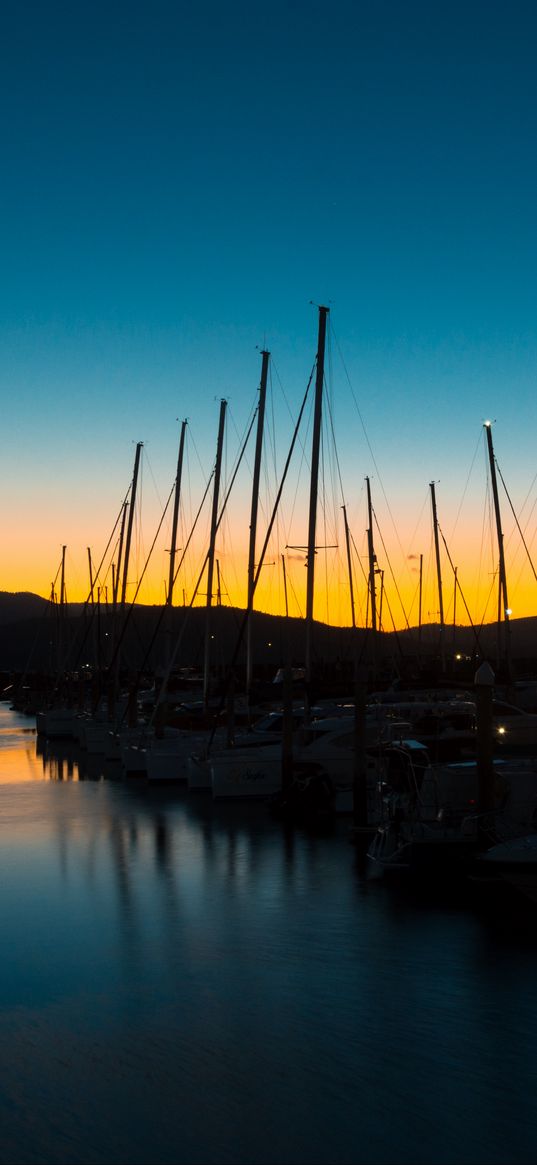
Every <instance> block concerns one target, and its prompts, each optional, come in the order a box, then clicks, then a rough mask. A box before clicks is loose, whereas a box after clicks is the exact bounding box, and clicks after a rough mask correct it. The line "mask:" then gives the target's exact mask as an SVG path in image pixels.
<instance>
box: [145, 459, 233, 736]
mask: <svg viewBox="0 0 537 1165" xmlns="http://www.w3.org/2000/svg"><path fill="white" fill-rule="evenodd" d="M213 477H214V469H213V470H212V472H211V476H210V477H209V480H208V482H207V485H206V487H205V491H204V494H203V497H202V499H201V502H200V505H199V507H198V512H197V514H196V517H195V519H194V523H193V526H192V528H191V531H190V534H189V536H188V538H187V541H186V545H185V547H184V550H183V553H182V555H181V559H180V562H179V565H178V567H177V570H176V571H175V574H174V576H173V582H174V585H175V582H176V579H177V576H178V574H179V571H180V569H181V566H182V563H183V561H184V558H185V555H186V553H187V550H188V547H189V545H190V542H191V540H192V538H193V536H194V532H195V529H196V526H197V523H198V519H199V517H200V514H201V511H202V509H203V506H204V504H205V499H206V497H207V494H208V492H209V488H210V485H211V481H212V479H213ZM207 557H208V556H206V558H205V560H204V563H203V566H202V568H201V572H200V576H199V579H198V582H197V584H196V588H195V590H194V594H193V596H192V600H191V602H190V603H189V609H190V608H191V607H192V606H193V603H194V599H195V598H196V595H197V592H198V587H199V586H200V583H201V579H202V577H203V572H204V570H205V566H206V563H207ZM167 610H168V608H167V607H162V609H161V611H160V614H159V617H158V619H157V622H156V626H155V628H154V630H153V635H152V636H151V640H150V642H149V644H148V646H147V648H146V652H145V656H144V657H143V659H142V662H141V664H140V667H139V669H138V677H137V679H138V681H139V680H140V678H141V677H142V675H143V673H144V669H145V666H146V664H147V661H148V659H150V657H151V652H152V650H153V647H154V644H155V641H156V638H157V635H158V633H159V631H160V628H161V625H162V621H163V619H164V616H165V614H166V612H167ZM180 638H182V635H181V637H180ZM176 654H177V652H175V653H174V657H173V658H174V659H175V655H176ZM170 672H171V666H170V670H169V671H168V673H167V675H166V683H167V681H168V678H169V675H170ZM162 690H163V689H161V691H162ZM158 702H159V701H157V703H158ZM155 710H156V709H155ZM150 723H151V724H152V723H153V716H152V717H151V720H150Z"/></svg>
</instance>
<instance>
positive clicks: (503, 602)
mask: <svg viewBox="0 0 537 1165" xmlns="http://www.w3.org/2000/svg"><path fill="white" fill-rule="evenodd" d="M484 428H485V432H486V434H487V447H488V455H489V465H490V480H491V482H492V496H493V498H494V513H495V516H496V533H497V538H498V553H499V560H500V585H499V593H498V624H500V622H501V614H502V607H503V618H504V620H505V630H506V634H505V668H506V673H507V675H506V678H507V681H508V682H509V680H510V678H511V644H510V631H511V625H510V622H509V616H510V614H511V611H510V608H509V602H508V599H507V576H506V573H505V557H504V550H503V531H502V520H501V514H500V500H499V497H498V483H497V480H496V462H495V459H494V449H493V446H492V426H491V422H490V421H485V426H484ZM498 634H500V626H498Z"/></svg>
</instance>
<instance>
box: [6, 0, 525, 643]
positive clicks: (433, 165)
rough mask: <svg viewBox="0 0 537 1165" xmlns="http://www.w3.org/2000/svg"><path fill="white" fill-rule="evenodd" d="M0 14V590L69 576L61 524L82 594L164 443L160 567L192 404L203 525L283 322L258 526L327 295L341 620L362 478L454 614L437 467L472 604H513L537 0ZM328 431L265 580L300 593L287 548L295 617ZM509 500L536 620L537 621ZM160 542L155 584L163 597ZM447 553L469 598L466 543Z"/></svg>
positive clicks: (337, 612)
mask: <svg viewBox="0 0 537 1165" xmlns="http://www.w3.org/2000/svg"><path fill="white" fill-rule="evenodd" d="M1 24H2V28H1V37H0V44H1V48H0V52H1V69H0V85H1V88H2V101H1V107H0V108H1V114H0V116H1V118H2V181H1V183H0V200H1V207H2V213H1V217H0V235H1V256H2V274H3V278H2V281H1V284H0V296H1V313H0V378H1V380H0V384H1V394H2V424H1V427H0V441H1V462H2V478H3V490H2V506H1V529H0V545H1V547H2V551H1V575H0V589H3V590H11V591H15V590H32V591H36V592H37V593H40V594H44V595H48V594H49V592H50V588H51V581H52V579H53V578H54V577H55V575H56V572H57V569H58V565H59V562H60V557H61V547H62V545H66V546H67V579H66V581H67V593H68V598H72V599H75V598H83V597H84V596H85V594H86V593H87V590H88V575H87V547H88V546H90V547H91V551H92V556H93V558H94V560H95V561H97V560H98V559H99V558H100V555H101V554H102V552H103V551H104V548H105V545H106V542H107V540H108V537H109V534H110V532H111V530H112V527H113V524H114V522H115V520H116V517H117V514H118V511H119V508H120V505H121V501H122V499H123V497H124V495H125V493H126V491H127V488H128V485H129V482H130V479H131V476H132V466H133V460H134V449H135V444H136V442H137V441H143V442H144V458H143V463H144V470H143V486H142V511H141V514H140V516H139V524H138V526H137V541H136V554H137V555H138V561H137V563H136V566H135V569H136V570H137V572H138V576H139V574H140V571H141V566H140V563H141V562H142V561H143V557H144V554H145V552H146V551H147V550H148V548H149V546H150V544H151V542H152V540H153V537H154V534H155V531H156V527H157V523H158V521H159V518H160V515H161V510H162V506H163V504H164V502H165V500H166V498H167V496H168V493H169V490H170V489H171V487H172V485H173V480H174V476H175V465H176V458H177V445H178V438H179V427H180V426H179V421H180V420H182V419H183V417H187V418H188V420H189V428H188V434H189V438H188V445H189V457H188V491H187V487H186V485H185V498H184V500H185V505H184V512H183V515H182V527H181V540H182V541H181V542H180V544H184V540H185V539H186V537H187V533H188V530H189V528H190V522H191V520H192V516H193V514H194V513H195V512H196V510H197V507H198V505H199V502H200V500H201V495H202V491H203V488H204V485H205V482H206V481H207V478H208V475H209V474H210V471H211V469H212V465H213V462H214V455H215V447H216V434H217V427H218V412H219V401H220V399H221V398H226V399H227V401H228V422H227V437H226V457H225V477H226V480H228V479H229V474H230V472H231V470H232V466H233V462H234V459H235V455H236V452H237V449H238V447H239V443H240V437H241V435H242V434H243V432H244V430H245V427H246V424H247V422H248V419H249V417H251V414H252V409H253V408H254V406H255V402H256V392H257V386H258V382H259V370H260V354H259V350H258V349H260V348H262V347H263V346H264V345H266V347H267V348H269V349H270V351H271V353H272V359H273V363H272V376H271V394H270V407H269V421H270V425H271V426H272V428H271V436H270V438H269V437H267V452H268V453H270V455H269V456H267V468H266V473H265V476H264V487H263V491H264V492H263V513H262V517H261V519H260V539H262V537H263V534H264V530H265V528H266V520H267V517H268V513H269V512H270V505H271V499H273V498H274V495H275V490H276V483H277V481H278V479H279V473H280V472H281V470H282V469H283V464H284V460H285V456H286V453H287V449H288V445H289V441H290V438H291V433H292V429H293V426H294V421H295V419H296V417H297V415H298V410H299V407H300V402H301V400H302V396H303V393H304V391H305V387H306V383H307V380H308V377H309V374H310V371H311V367H312V363H313V360H314V356H315V348H316V334H317V310H316V307H315V306H313V305H315V304H319V303H325V304H328V305H329V306H330V321H331V341H330V359H329V360H328V362H327V400H329V401H330V402H331V403H330V407H328V406H326V407H325V436H324V450H325V453H324V456H323V484H322V494H323V505H322V508H321V511H320V516H319V526H318V539H317V540H318V542H319V544H320V545H327V546H328V545H331V544H332V543H335V542H336V541H337V543H338V546H339V550H338V551H335V550H327V551H326V552H325V551H320V552H319V555H318V564H317V576H318V582H319V604H318V606H317V608H316V614H317V615H318V617H319V618H321V619H324V620H326V621H345V622H346V621H348V619H349V600H348V588H347V585H346V581H345V577H344V575H345V568H344V557H345V556H344V545H343V536H342V531H341V528H339V530H337V529H336V524H337V522H340V517H337V515H338V514H339V515H341V509H340V507H341V505H342V504H343V502H345V504H346V506H347V514H348V518H349V524H350V527H351V533H352V538H353V544H354V547H355V554H356V562H355V570H356V589H357V597H356V601H357V617H358V620H359V621H360V619H362V620H363V618H364V617H365V591H364V586H365V584H364V581H363V575H362V573H361V572H362V567H363V566H364V563H365V555H366V553H367V551H366V541H365V532H366V527H367V513H366V502H365V478H366V476H369V477H370V479H371V488H372V494H373V505H374V510H375V527H376V528H375V546H376V550H377V555H378V560H379V567H380V568H381V569H383V570H384V571H385V600H386V607H385V617H384V620H383V621H384V623H385V625H386V626H387V627H390V625H391V623H392V621H393V623H395V624H397V625H398V626H402V625H404V623H405V619H406V618H407V617H408V618H409V619H410V622H411V623H412V622H413V623H416V622H417V618H418V611H417V606H416V602H417V600H416V593H417V577H418V576H417V571H418V565H417V564H418V562H419V556H420V554H422V555H423V572H424V574H423V578H424V607H423V618H424V619H425V620H427V619H428V618H431V619H434V618H436V617H437V610H438V600H437V597H435V591H434V585H435V584H434V562H433V557H432V526H431V508H430V487H429V483H430V482H431V481H435V482H436V483H437V484H436V495H437V506H438V516H439V522H440V526H441V530H442V532H443V534H444V537H445V539H446V542H447V546H448V548H449V551H450V555H451V557H452V562H453V563H454V564H455V565H456V566H457V571H458V578H459V581H460V583H461V587H462V589H463V592H464V593H465V594H467V595H468V602H469V605H470V606H471V609H472V617H473V619H474V621H480V620H481V619H482V618H483V616H484V614H485V612H486V617H487V621H488V620H492V619H494V618H495V615H496V598H495V597H493V599H492V604H491V605H490V601H489V599H488V598H487V597H486V596H488V595H489V594H490V589H491V587H492V588H494V571H495V570H496V569H497V554H496V551H495V549H494V544H493V538H492V534H491V530H492V524H491V510H490V489H489V486H488V484H487V465H486V457H485V445H484V439H483V422H484V420H485V419H487V418H491V419H493V420H494V421H495V422H496V423H495V425H494V427H493V438H494V447H495V451H496V455H497V459H498V464H499V466H500V469H501V472H502V475H503V477H504V479H505V482H506V485H507V488H508V491H509V495H510V498H511V501H512V504H513V507H514V510H515V512H516V514H517V517H518V520H519V522H520V524H521V527H522V528H523V530H524V536H525V538H526V542H527V545H528V548H529V549H530V553H531V550H532V549H534V547H533V545H532V543H533V539H534V530H535V523H536V521H537V518H536V517H535V515H534V513H533V504H534V500H535V495H536V487H535V482H534V478H535V473H536V433H537V424H536V420H537V398H536V393H535V372H536V368H537V343H536V332H535V312H536V295H535V286H536V271H537V231H536V207H537V198H536V194H537V190H536V186H537V149H536V146H537V135H536V129H537V70H536V68H535V59H536V49H537V9H536V7H535V4H534V3H530V2H523V3H520V2H517V0H514V2H512V0H511V2H510V3H495V2H494V0H491V2H490V0H489V2H487V3H485V2H483V3H482V2H477V3H472V2H471V0H466V2H465V3H464V4H462V3H458V2H455V3H453V2H451V0H450V3H449V4H447V3H446V4H443V3H440V4H431V3H430V2H428V3H420V2H416V0H410V2H409V3H406V4H403V3H399V2H395V0H392V2H389V0H371V2H370V3H364V2H361V0H354V2H352V3H346V2H340V0H335V2H333V3H331V4H330V5H328V4H321V3H318V2H317V0H309V2H308V3H305V2H302V0H298V2H297V0H295V2H293V0H290V2H288V3H282V2H279V0H276V2H275V3H270V4H265V3H257V4H252V3H234V2H233V0H232V2H231V3H229V4H226V5H224V4H216V3H213V2H210V3H205V4H203V3H198V4H196V5H191V4H189V5H187V4H184V3H180V2H176V3H169V2H167V0H153V2H152V3H151V4H142V3H137V0H130V3H128V4H127V3H118V2H114V0H112V2H110V0H108V2H107V3H106V4H104V3H100V2H92V3H91V4H89V3H78V2H75V3H73V2H72V0H71V2H70V3H58V2H56V0H51V2H50V3H48V4H44V3H42V2H27V0H16V2H15V0H8V2H7V3H5V4H4V5H3V7H2V14H1ZM310 431H311V430H307V429H305V430H304V436H303V441H302V446H300V445H299V447H298V452H297V457H296V459H295V461H294V463H293V464H294V469H293V475H292V482H291V479H290V483H289V489H288V490H287V492H286V494H285V496H284V499H283V500H282V517H281V522H279V524H278V527H277V529H276V531H275V535H274V538H273V539H272V542H271V546H270V553H269V554H268V555H267V558H268V560H269V561H270V562H271V563H273V564H274V565H273V566H271V567H270V568H269V566H267V568H266V570H264V571H263V588H264V589H263V591H262V590H261V588H260V592H259V602H256V605H260V606H264V607H265V608H267V607H268V608H272V609H276V608H278V607H279V608H280V609H281V606H282V580H281V571H280V565H279V562H280V559H281V554H282V553H286V554H287V555H288V570H289V578H288V581H289V588H290V592H289V593H290V604H291V613H293V614H298V613H302V614H303V613H304V599H303V589H304V582H305V570H304V556H303V554H301V552H300V551H296V552H293V551H288V550H287V551H286V547H287V546H289V545H302V544H304V543H305V542H306V541H307V524H306V515H305V507H306V503H307V481H308V460H309V446H310V440H311V438H310ZM332 442H333V449H332V450H331V451H330V448H329V447H330V445H331V443H332ZM336 450H337V458H336ZM252 461H253V445H251V446H250V452H249V455H248V462H247V463H246V462H245V463H244V466H243V469H241V473H240V475H239V478H238V481H237V489H236V492H235V494H234V495H232V497H233V501H231V500H230V506H229V511H228V517H227V519H226V522H225V523H224V524H223V526H222V530H221V534H220V537H219V542H218V547H217V553H218V556H219V562H220V564H221V568H222V578H223V590H224V601H229V600H230V599H234V600H236V601H241V589H243V588H244V580H245V559H244V553H245V549H246V543H247V528H248V506H249V494H248V482H249V479H250V475H251V466H252ZM501 500H502V512H503V518H504V522H503V524H504V531H505V539H506V550H507V565H508V585H509V590H510V600H511V606H512V608H513V615H514V616H517V615H523V614H534V613H535V611H536V602H535V600H536V595H537V583H536V582H535V578H534V575H533V572H532V568H531V563H529V562H528V558H527V556H526V553H525V551H523V550H521V543H520V537H519V535H518V534H517V532H516V529H515V522H514V518H513V515H512V512H511V510H510V508H509V504H508V502H507V499H506V498H505V495H503V496H502V495H501ZM336 518H337V522H336ZM207 522H208V516H207V517H206V518H205V519H204V521H203V523H202V528H201V527H200V534H199V539H198V550H197V557H196V556H195V554H194V552H193V553H192V555H191V557H190V559H189V565H188V571H187V564H185V574H184V577H181V578H180V579H179V580H178V585H179V586H180V587H181V588H184V591H185V595H186V598H187V601H189V600H190V595H191V590H192V585H193V583H192V580H193V579H194V578H195V576H196V572H197V567H198V565H199V562H200V561H201V560H202V556H203V552H204V550H203V546H204V541H203V540H204V538H205V537H206V532H207ZM165 529H169V523H168V526H167V527H166V528H165ZM166 537H168V539H169V533H168V534H167V535H166V533H165V532H164V533H163V536H162V540H161V542H159V543H158V544H157V549H156V551H155V554H154V557H153V559H152V566H151V570H149V569H148V574H147V583H148V587H149V580H150V579H151V584H150V589H149V590H147V591H146V592H143V593H141V595H140V597H141V598H147V597H150V598H152V601H157V602H160V601H162V598H163V595H164V589H163V588H164V581H163V580H164V578H165V576H166V572H167V566H166V561H167V556H166V549H167V547H169V540H168V541H166ZM442 553H443V554H444V553H445V552H444V547H443V549H442ZM536 553H537V551H536ZM442 573H443V579H444V583H445V588H446V594H445V598H444V602H445V608H446V617H447V618H452V617H453V589H454V588H453V574H452V570H451V567H450V566H449V564H448V560H447V558H443V566H442ZM134 585H135V584H134V581H133V582H132V583H131V584H130V588H131V590H130V593H131V594H132V593H133V587H134ZM202 589H203V588H202ZM327 593H328V598H327ZM494 593H495V592H494ZM242 601H243V598H242ZM457 602H458V606H457V618H458V620H459V621H461V622H462V621H467V619H466V616H465V613H464V611H463V608H462V601H461V600H460V599H458V600H457ZM487 603H488V604H489V605H488V606H487ZM388 611H389V612H390V614H388Z"/></svg>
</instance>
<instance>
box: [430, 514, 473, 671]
mask: <svg viewBox="0 0 537 1165" xmlns="http://www.w3.org/2000/svg"><path fill="white" fill-rule="evenodd" d="M438 529H439V530H440V537H441V539H442V542H443V543H444V549H445V552H446V554H447V556H448V561H449V565H450V567H451V569H452V571H453V575H454V578H455V586H456V588H457V590H458V592H459V594H460V596H461V599H462V601H463V603H464V609H465V611H466V614H467V615H468V618H469V620H470V627H471V628H472V631H473V633H474V637H475V642H476V647H478V648H479V651H481V644H480V642H479V635H478V634H477V631H476V628H475V627H474V623H473V620H472V616H471V614H470V610H469V607H468V603H467V602H466V599H465V597H464V593H463V589H462V587H461V584H460V580H459V574H458V571H456V570H455V567H454V565H453V560H452V558H451V554H450V553H449V550H448V545H447V542H446V539H445V538H444V533H443V530H442V529H441V527H440V526H438Z"/></svg>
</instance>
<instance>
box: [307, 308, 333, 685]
mask: <svg viewBox="0 0 537 1165" xmlns="http://www.w3.org/2000/svg"><path fill="white" fill-rule="evenodd" d="M329 311H330V308H328V307H319V330H318V339H317V375H316V380H315V408H314V414H313V438H312V449H311V483H310V508H309V523H308V561H307V566H308V576H307V582H306V650H305V660H304V665H305V680H306V690H307V686H308V684H309V683H310V681H311V647H312V631H313V588H314V582H315V529H316V522H317V492H318V480H319V450H320V445H321V420H322V405H323V385H324V351H325V344H326V319H327V316H328V313H329Z"/></svg>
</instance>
